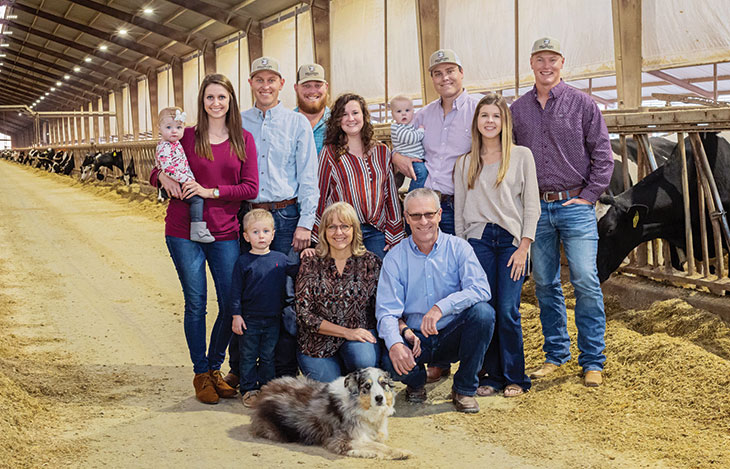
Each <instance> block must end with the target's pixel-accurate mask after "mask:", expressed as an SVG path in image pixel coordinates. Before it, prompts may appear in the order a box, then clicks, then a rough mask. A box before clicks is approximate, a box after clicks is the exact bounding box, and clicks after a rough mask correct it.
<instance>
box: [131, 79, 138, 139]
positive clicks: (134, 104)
mask: <svg viewBox="0 0 730 469" xmlns="http://www.w3.org/2000/svg"><path fill="white" fill-rule="evenodd" d="M129 104H130V106H131V108H132V112H131V113H130V114H131V116H132V140H134V141H137V140H139V85H138V84H137V80H132V81H130V82H129Z"/></svg>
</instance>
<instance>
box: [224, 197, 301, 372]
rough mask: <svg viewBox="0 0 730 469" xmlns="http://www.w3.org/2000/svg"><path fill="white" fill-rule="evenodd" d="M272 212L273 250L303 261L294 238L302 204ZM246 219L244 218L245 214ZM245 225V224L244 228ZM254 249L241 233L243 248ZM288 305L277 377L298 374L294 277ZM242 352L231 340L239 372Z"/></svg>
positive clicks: (232, 360)
mask: <svg viewBox="0 0 730 469" xmlns="http://www.w3.org/2000/svg"><path fill="white" fill-rule="evenodd" d="M248 207H249V205H248V204H246V203H245V204H244V210H243V211H242V214H241V216H242V215H243V214H245V212H247V211H248ZM271 215H272V216H273V217H274V230H275V231H276V233H275V234H274V240H273V241H272V242H271V246H270V248H271V250H273V251H278V252H283V253H284V254H287V255H288V256H289V260H290V261H292V262H296V263H298V262H299V253H297V252H296V251H294V249H293V247H292V245H291V244H292V240H293V239H294V231H296V229H297V224H298V223H299V206H298V205H297V204H292V205H287V206H286V207H284V208H280V209H278V210H272V211H271ZM241 219H243V218H241ZM241 229H243V228H241ZM250 249H251V245H250V244H249V243H247V242H246V241H245V240H244V239H243V235H242V236H241V251H244V252H247V251H249V250H250ZM286 294H287V305H286V306H285V307H284V311H283V312H282V315H281V324H280V327H279V342H278V343H277V345H276V351H275V357H276V358H275V362H276V377H277V378H278V377H280V376H296V374H297V370H298V367H297V355H296V353H297V340H296V313H295V311H294V279H292V278H288V279H287V281H286ZM239 355H240V353H239V350H238V341H237V340H233V341H231V346H230V348H229V349H228V356H229V357H230V360H229V364H230V366H231V372H232V373H234V374H235V373H238V370H239V369H240V368H241V364H240V363H239V361H238V357H239Z"/></svg>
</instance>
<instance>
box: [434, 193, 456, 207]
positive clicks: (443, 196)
mask: <svg viewBox="0 0 730 469" xmlns="http://www.w3.org/2000/svg"><path fill="white" fill-rule="evenodd" d="M435 192H436V193H437V194H438V195H439V200H440V201H441V203H444V202H446V203H449V202H451V203H452V204H453V203H454V196H453V194H442V193H441V192H439V191H435Z"/></svg>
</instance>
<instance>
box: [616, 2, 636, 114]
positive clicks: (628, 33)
mask: <svg viewBox="0 0 730 469" xmlns="http://www.w3.org/2000/svg"><path fill="white" fill-rule="evenodd" d="M641 3H642V1H641V0H611V10H612V13H613V50H614V57H615V60H616V91H617V95H618V106H619V109H625V108H631V109H634V108H638V107H640V106H641V64H642V59H641Z"/></svg>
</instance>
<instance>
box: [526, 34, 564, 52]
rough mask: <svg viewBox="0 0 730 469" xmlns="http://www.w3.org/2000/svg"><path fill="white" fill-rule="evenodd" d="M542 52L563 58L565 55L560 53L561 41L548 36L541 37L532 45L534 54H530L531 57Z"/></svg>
mask: <svg viewBox="0 0 730 469" xmlns="http://www.w3.org/2000/svg"><path fill="white" fill-rule="evenodd" d="M542 51H549V52H555V53H556V54H560V55H561V56H562V55H563V53H562V52H561V51H560V41H558V40H557V39H555V38H552V37H547V36H546V37H541V38H540V39H538V40H537V41H535V42H534V43H533V44H532V52H531V53H530V57H532V56H533V55H534V54H537V53H538V52H542Z"/></svg>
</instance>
